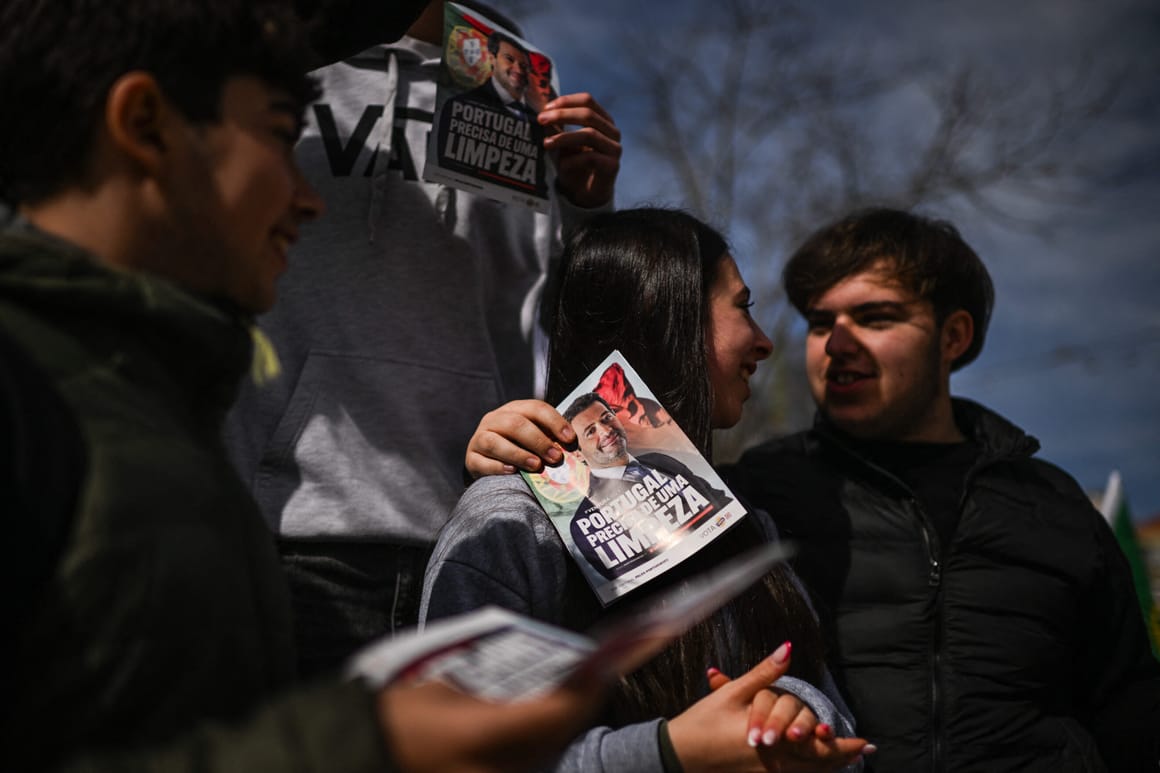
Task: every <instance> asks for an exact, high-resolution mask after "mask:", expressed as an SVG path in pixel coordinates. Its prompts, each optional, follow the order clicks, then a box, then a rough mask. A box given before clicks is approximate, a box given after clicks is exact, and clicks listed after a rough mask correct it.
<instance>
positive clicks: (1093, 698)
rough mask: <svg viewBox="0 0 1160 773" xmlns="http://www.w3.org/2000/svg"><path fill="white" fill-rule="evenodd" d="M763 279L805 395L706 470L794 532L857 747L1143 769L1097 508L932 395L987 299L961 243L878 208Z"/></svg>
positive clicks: (1149, 692)
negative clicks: (782, 304) (738, 451)
mask: <svg viewBox="0 0 1160 773" xmlns="http://www.w3.org/2000/svg"><path fill="white" fill-rule="evenodd" d="M783 279H784V282H785V287H786V290H787V293H788V296H789V298H790V300H791V301H792V302H793V304H794V305H795V307H796V308H797V309H798V311H799V312H801V314H802V315H803V316H804V317H805V319H806V321H807V323H808V325H809V332H808V337H807V343H806V367H807V371H808V377H809V382H810V387H811V391H812V394H813V397H814V400H815V401H816V403H817V406H818V417H817V420H816V423H815V425H814V427H813V429H811V430H809V431H806V432H803V433H800V434H797V435H793V436H791V437H788V438H784V439H781V440H775V441H772V442H770V443H767V444H764V445H762V446H759V447H757V448H754V449H751V450H750V451H749V452H747V453H746V454H745V455H744V456H743V457H742V458H741V460H740V462H739V463H738V464H736V465H735V466H734V467H732V468H731V469H729V470H727V471H725V472H724V474H725V477H726V479H727V480H728V482H729V483H730V484H731V485H732V486H734V487H735V490H737V491H739V492H740V493H742V494H743V495H745V496H747V497H749V498H750V500H751V501H752V502H753V503H754V504H755V505H756V506H759V507H762V508H764V509H766V510H768V512H769V513H770V514H771V515H773V516H774V518H775V520H776V521H777V525H778V528H779V530H780V532H781V536H782V538H783V539H787V540H793V541H794V542H796V543H797V544H798V546H799V553H798V555H797V557H796V559H795V561H794V566H795V568H796V569H797V571H798V573H799V575H800V576H801V577H802V579H803V580H804V581H805V583H806V584H807V585H808V586H809V588H810V590H811V593H812V595H813V598H814V601H815V603H816V605H817V608H818V612H819V614H820V615H821V617H822V620H823V625H824V626H826V627H827V628H828V634H829V637H830V641H831V644H832V649H831V652H830V660H831V664H832V667H833V668H834V671H835V675H836V676H837V677H838V679H839V682H840V683H841V687H842V688H843V692H844V694H845V695H846V697H847V698H848V700H849V702H850V705H851V708H852V709H853V711H854V715H855V717H857V720H858V729H859V732H860V733H862V734H863V735H864V736H865V737H867V738H869V739H870V740H871V741H872V742H874V743H875V744H877V745H878V748H879V752H878V754H877V755H876V756H875V757H873V758H871V759H869V760H868V766H869V767H870V768H871V769H873V770H879V771H927V770H929V771H953V770H963V771H966V770H986V771H1052V772H1053V773H1058V772H1059V771H1093V770H1094V771H1098V770H1105V769H1106V770H1111V771H1135V770H1149V771H1155V770H1156V769H1157V762H1158V759H1160V733H1158V732H1157V730H1158V729H1160V667H1158V665H1157V662H1156V660H1155V659H1154V658H1153V656H1152V653H1151V650H1150V649H1149V644H1148V641H1147V639H1146V636H1145V633H1144V627H1143V623H1142V620H1141V617H1140V614H1139V608H1138V606H1137V604H1136V599H1135V596H1134V590H1133V586H1132V582H1131V577H1130V574H1129V570H1128V567H1127V564H1126V562H1125V560H1124V557H1123V556H1122V554H1121V553H1120V551H1119V548H1118V545H1117V543H1116V541H1115V539H1114V537H1113V535H1112V533H1111V530H1110V529H1109V528H1108V526H1107V525H1106V523H1105V522H1104V520H1103V518H1102V517H1101V516H1100V515H1099V513H1098V512H1096V510H1095V509H1094V508H1093V507H1092V506H1091V504H1090V503H1089V501H1088V500H1087V498H1086V497H1085V496H1084V494H1083V492H1082V491H1081V490H1080V488H1079V486H1078V485H1077V484H1076V483H1075V481H1074V480H1072V479H1071V478H1070V477H1069V476H1068V475H1066V474H1065V473H1063V472H1062V471H1060V470H1059V469H1058V468H1056V467H1054V466H1052V465H1051V464H1049V463H1047V462H1044V461H1042V460H1039V459H1036V458H1033V454H1034V453H1035V452H1036V451H1037V450H1038V448H1039V444H1038V442H1037V441H1036V440H1035V439H1034V438H1032V437H1030V436H1028V435H1026V434H1024V433H1023V431H1022V430H1020V429H1019V428H1017V427H1015V426H1014V425H1012V424H1010V423H1009V422H1007V421H1006V420H1005V419H1003V418H1001V417H1000V416H998V415H996V414H995V413H993V412H991V411H989V410H987V409H986V408H984V407H982V406H980V405H977V404H975V403H972V402H968V401H966V400H958V399H952V397H951V395H950V374H951V371H952V370H955V369H957V368H959V367H961V366H963V365H965V364H967V363H968V362H970V361H972V360H973V359H974V358H975V357H976V355H978V353H979V351H980V350H981V349H982V346H983V338H984V334H985V332H986V328H987V323H988V321H989V319H990V313H991V307H992V303H993V297H994V292H993V289H992V285H991V280H990V277H989V276H988V274H987V271H986V268H985V267H984V266H983V264H982V262H981V261H980V260H979V258H978V256H977V255H976V254H975V253H974V251H973V250H971V248H970V247H969V246H968V245H967V244H966V243H965V242H964V241H963V240H962V238H961V237H960V236H959V234H958V232H957V231H956V230H955V229H954V227H953V226H951V225H949V224H947V223H944V222H938V221H932V220H929V219H926V218H923V217H919V216H916V215H913V214H910V213H906V212H900V211H895V210H888V209H878V210H871V211H865V212H860V213H856V214H854V215H851V216H849V217H847V218H845V219H843V220H840V221H838V222H837V223H834V224H832V225H830V226H827V227H825V228H823V229H821V230H820V231H818V232H817V233H815V234H814V235H813V236H812V237H810V239H808V240H807V241H806V243H805V244H804V245H803V246H802V247H801V248H800V249H799V250H798V251H797V252H796V253H795V255H794V256H793V257H792V259H791V260H790V261H789V263H788V264H787V265H786V268H785V273H784V275H783Z"/></svg>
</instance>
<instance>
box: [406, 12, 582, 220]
mask: <svg viewBox="0 0 1160 773" xmlns="http://www.w3.org/2000/svg"><path fill="white" fill-rule="evenodd" d="M559 91H560V90H559V81H558V78H557V76H556V72H555V68H554V67H553V65H552V60H551V59H550V58H548V56H547V55H546V54H544V53H543V52H542V51H540V50H539V49H537V48H536V47H535V46H533V45H532V44H530V43H529V42H528V41H526V40H524V39H523V38H521V37H519V36H518V35H516V34H514V33H512V32H511V31H510V30H507V29H505V28H503V27H501V26H499V25H498V24H496V23H495V22H493V21H491V20H490V19H488V18H487V17H486V16H484V15H482V14H480V13H478V12H477V11H473V10H470V9H468V8H466V7H464V6H462V5H459V4H457V3H451V2H449V3H446V5H445V10H444V17H443V60H442V64H441V66H440V68H439V78H438V84H437V89H436V94H435V119H434V127H433V131H432V132H431V139H430V141H429V142H428V145H427V164H426V168H425V169H424V172H423V178H424V179H425V180H427V181H429V182H438V183H444V184H446V185H451V186H454V187H456V188H461V189H463V190H467V191H471V192H473V193H478V194H481V195H483V196H486V197H488V198H491V199H495V200H497V201H502V202H505V203H511V204H520V205H523V206H527V207H530V208H532V209H535V210H536V211H538V212H547V211H548V191H549V186H550V185H551V183H552V179H553V176H554V171H553V170H551V169H549V164H548V159H547V154H546V153H545V151H544V127H542V126H540V124H539V123H537V122H536V116H537V115H538V114H539V112H540V110H542V109H543V107H544V105H546V104H547V103H548V102H549V101H551V100H552V99H555V97H556V95H557V94H559Z"/></svg>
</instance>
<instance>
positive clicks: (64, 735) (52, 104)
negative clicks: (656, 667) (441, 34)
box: [0, 0, 599, 771]
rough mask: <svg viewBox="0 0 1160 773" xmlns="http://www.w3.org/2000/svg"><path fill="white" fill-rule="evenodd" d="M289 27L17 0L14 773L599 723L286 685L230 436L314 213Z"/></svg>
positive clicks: (201, 11) (271, 579) (7, 153)
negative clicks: (278, 285) (300, 164)
mask: <svg viewBox="0 0 1160 773" xmlns="http://www.w3.org/2000/svg"><path fill="white" fill-rule="evenodd" d="M315 5H318V4H317V3H315ZM348 5H349V3H348ZM375 5H378V6H381V5H384V4H382V3H377V4H375ZM415 5H416V4H415V3H413V2H412V3H409V4H405V3H400V4H399V6H400V8H402V9H403V10H406V11H407V12H409V13H411V16H413V15H414V13H415V12H417V8H413V6H415ZM287 7H288V6H287V4H285V3H272V2H253V0H124V2H118V3H113V4H108V3H95V2H86V1H82V0H6V1H5V2H4V3H3V4H2V5H0V104H3V105H4V106H5V115H4V120H3V121H0V198H3V199H4V201H5V202H6V204H8V205H10V206H11V208H12V211H13V213H14V215H15V216H14V217H13V218H11V219H7V218H6V222H5V223H4V224H3V227H2V228H0V376H2V377H0V401H2V403H0V420H2V422H3V423H2V425H0V429H3V430H4V431H3V433H0V463H2V467H0V515H2V516H3V520H4V523H3V526H4V531H5V534H6V535H8V537H9V540H8V541H7V542H6V543H5V544H6V545H7V547H8V551H7V552H8V554H9V558H7V559H6V561H5V564H6V570H7V569H9V568H11V569H12V573H13V576H14V581H12V582H5V583H4V594H5V604H4V610H5V612H6V617H5V622H6V624H7V625H6V634H5V649H4V655H5V658H4V665H3V667H2V679H3V687H4V688H5V689H4V691H3V692H4V698H5V699H4V708H3V710H2V711H0V748H2V749H3V750H4V752H3V760H4V762H3V764H4V767H5V768H6V769H9V768H10V769H13V770H38V769H44V768H49V767H57V766H67V767H77V768H84V769H86V770H87V769H94V768H105V767H107V768H110V769H128V768H132V769H134V770H169V769H173V770H178V769H180V770H279V769H295V770H327V771H331V770H334V771H339V770H384V769H391V767H392V765H393V763H394V762H397V763H398V764H400V765H401V766H403V767H405V768H406V769H410V770H424V769H430V770H440V769H454V768H456V767H457V766H462V765H468V764H476V765H480V766H483V767H487V766H501V765H505V764H516V763H519V764H530V762H531V761H532V760H533V759H534V758H536V757H537V756H539V755H540V753H543V752H550V751H551V750H553V749H555V748H559V747H560V746H562V745H563V743H564V742H565V741H566V740H567V738H568V737H569V735H570V733H571V731H572V730H574V729H578V728H580V727H581V726H582V725H583V723H584V719H585V715H586V714H587V713H588V712H590V711H592V710H593V709H594V708H595V704H596V702H597V697H598V693H599V689H598V688H595V687H591V686H585V687H578V688H569V689H565V690H561V691H558V692H557V693H555V694H554V695H552V696H549V697H548V698H546V699H544V700H542V701H534V702H531V703H525V704H514V705H508V706H503V707H496V706H491V705H485V704H482V703H480V702H477V701H474V700H471V699H467V698H464V697H463V696H460V695H458V694H456V693H452V692H450V691H449V690H448V688H443V687H440V686H438V685H422V686H409V685H407V686H400V687H392V688H389V689H386V690H382V691H377V692H376V691H372V690H370V689H368V688H367V687H365V686H364V685H362V684H356V683H338V682H333V683H320V684H318V685H315V686H313V687H312V688H311V689H310V690H300V691H297V692H294V691H290V690H289V688H290V687H291V685H292V682H293V676H294V674H293V663H294V653H293V646H292V637H291V621H290V613H289V604H288V601H287V594H286V590H285V587H284V581H283V577H282V574H281V571H280V568H279V563H278V558H277V554H276V552H275V550H274V547H273V544H272V541H271V538H270V536H269V534H268V532H267V530H266V526H265V523H264V522H263V520H262V519H261V517H260V516H259V514H258V512H257V509H256V507H255V505H254V504H253V502H252V501H251V500H250V498H249V495H248V494H247V492H246V490H245V487H244V486H243V485H242V484H241V482H240V481H239V480H238V479H237V477H236V475H235V474H234V472H233V470H232V468H231V466H230V464H229V463H228V461H227V459H226V457H225V454H224V451H223V449H222V445H221V441H220V439H219V433H220V430H221V422H222V418H223V415H224V412H225V410H226V408H227V406H228V405H229V403H230V401H231V400H232V399H233V396H234V394H235V391H236V389H237V385H238V382H239V380H240V379H241V377H242V376H243V374H245V373H246V372H247V371H248V370H249V368H250V366H251V362H252V361H253V357H252V342H251V332H250V330H251V326H252V322H251V318H252V315H253V314H255V313H257V312H260V311H263V310H265V309H267V308H269V306H270V304H271V303H272V302H273V300H274V283H275V280H276V278H277V277H278V275H279V274H280V273H281V272H282V271H283V270H284V269H285V268H286V264H287V249H288V248H289V247H290V245H291V244H292V243H293V242H294V241H295V239H296V238H297V236H298V229H299V226H300V225H302V224H303V223H305V222H307V221H309V220H310V219H312V218H313V217H315V216H316V215H317V214H318V213H319V212H320V211H321V208H322V203H321V201H320V200H319V199H318V196H317V194H315V192H314V191H313V190H312V189H311V188H310V187H309V186H308V185H306V184H305V182H304V181H303V179H302V178H301V176H300V174H299V172H298V169H297V167H296V166H295V164H294V160H293V154H292V148H293V146H294V143H295V141H296V139H297V137H298V132H299V129H300V127H301V114H302V111H303V109H304V107H305V106H306V104H307V103H308V102H309V101H310V100H311V99H312V98H313V97H314V96H315V87H314V84H313V82H312V81H311V80H310V79H309V78H307V77H306V76H305V75H303V73H304V72H305V69H306V67H307V66H308V62H310V61H311V55H310V53H309V49H308V47H307V45H306V42H305V38H304V33H303V27H302V26H301V24H300V21H299V20H298V19H297V18H295V17H294V16H293V15H288V11H287ZM400 12H401V11H400ZM408 21H409V18H405V19H402V20H401V21H399V22H396V23H395V29H396V30H398V29H402V28H404V27H405V26H406V23H407V22H408ZM49 488H50V489H51V490H43V491H41V489H49ZM42 494H43V495H42ZM13 537H20V538H21V539H20V542H19V543H13V541H12V538H13ZM16 556H19V558H14V557H16ZM6 579H7V578H6ZM388 737H389V738H388ZM433 739H435V740H438V741H439V742H438V743H432V740H433ZM388 740H389V743H388V742H387V741H388ZM513 750H518V751H513ZM392 758H394V759H392Z"/></svg>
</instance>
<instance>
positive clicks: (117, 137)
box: [105, 71, 174, 173]
mask: <svg viewBox="0 0 1160 773" xmlns="http://www.w3.org/2000/svg"><path fill="white" fill-rule="evenodd" d="M172 114H173V108H172V106H171V105H170V104H169V103H168V102H167V101H166V99H165V96H164V94H163V93H162V91H161V86H160V84H158V83H157V80H156V78H154V77H153V76H152V75H150V74H149V73H146V72H141V71H133V72H128V73H125V74H124V75H122V76H121V77H120V78H118V79H117V80H116V81H115V82H114V83H113V85H112V87H111V88H110V89H109V96H108V99H106V100H105V128H106V129H107V131H108V135H109V138H110V140H111V141H112V144H113V146H114V147H115V148H116V149H117V150H119V151H120V152H121V153H123V154H125V155H126V156H128V157H129V158H131V159H132V160H133V161H135V162H136V163H138V164H140V165H141V166H142V168H143V169H144V171H146V172H147V173H156V172H157V171H159V170H160V168H161V166H162V164H163V163H164V161H165V151H166V142H165V134H166V126H167V123H168V122H170V121H172V120H173V118H174V116H173V115H172Z"/></svg>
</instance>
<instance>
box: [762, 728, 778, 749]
mask: <svg viewBox="0 0 1160 773" xmlns="http://www.w3.org/2000/svg"><path fill="white" fill-rule="evenodd" d="M776 740H777V731H776V730H772V729H771V730H766V731H765V735H763V736H761V743H762V744H764V745H766V746H773V742H774V741H776Z"/></svg>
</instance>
